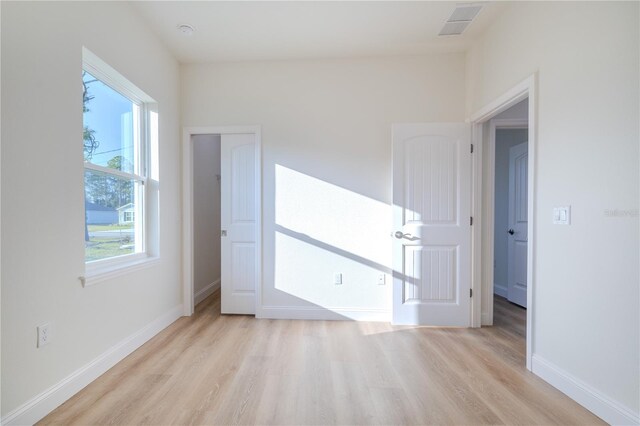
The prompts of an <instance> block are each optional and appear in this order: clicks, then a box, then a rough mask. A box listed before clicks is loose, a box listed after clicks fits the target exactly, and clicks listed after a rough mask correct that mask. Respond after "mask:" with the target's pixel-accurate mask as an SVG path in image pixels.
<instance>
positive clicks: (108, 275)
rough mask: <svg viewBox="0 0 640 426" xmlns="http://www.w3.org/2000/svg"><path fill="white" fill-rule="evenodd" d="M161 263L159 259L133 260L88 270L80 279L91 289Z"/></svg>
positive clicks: (83, 284)
mask: <svg viewBox="0 0 640 426" xmlns="http://www.w3.org/2000/svg"><path fill="white" fill-rule="evenodd" d="M159 263H160V258H159V257H148V256H147V257H143V258H137V259H131V260H129V261H125V262H118V263H116V264H113V263H112V264H109V265H101V266H95V267H92V268H91V269H90V270H87V272H86V274H85V276H83V277H80V282H81V283H82V286H83V287H89V286H92V285H96V284H98V283H101V282H104V281H107V280H110V279H112V278H116V277H119V276H122V275H126V274H129V273H131V272H134V271H138V270H140V269H146V268H150V267H152V266H155V265H157V264H159Z"/></svg>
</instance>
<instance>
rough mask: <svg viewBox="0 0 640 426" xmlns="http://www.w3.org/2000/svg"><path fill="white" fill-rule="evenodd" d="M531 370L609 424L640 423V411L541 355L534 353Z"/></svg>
mask: <svg viewBox="0 0 640 426" xmlns="http://www.w3.org/2000/svg"><path fill="white" fill-rule="evenodd" d="M531 371H533V373H535V374H536V375H538V376H540V377H541V378H542V379H544V380H545V381H547V382H548V383H550V384H551V385H552V386H554V387H555V388H557V389H559V390H560V391H562V392H563V393H564V394H566V395H567V396H569V397H570V398H571V399H573V400H574V401H576V402H577V403H578V404H580V405H582V406H583V407H585V408H586V409H587V410H589V411H591V412H592V413H593V414H595V415H596V416H598V417H600V418H601V419H602V420H604V421H605V422H607V423H609V424H612V425H637V424H640V414H639V413H634V412H633V411H632V410H631V409H629V408H627V407H625V406H624V405H622V404H620V403H619V402H616V401H613V400H612V399H611V398H609V397H607V396H605V395H603V394H602V393H601V392H599V391H598V390H596V389H594V388H593V387H592V386H590V385H588V384H586V383H584V382H583V381H581V380H580V379H578V378H576V377H574V376H572V375H571V374H569V373H567V372H566V371H564V370H562V369H561V368H560V367H558V366H557V365H554V364H553V363H551V362H549V361H547V360H546V359H544V358H542V357H540V356H539V355H536V354H534V355H533V357H532V360H531Z"/></svg>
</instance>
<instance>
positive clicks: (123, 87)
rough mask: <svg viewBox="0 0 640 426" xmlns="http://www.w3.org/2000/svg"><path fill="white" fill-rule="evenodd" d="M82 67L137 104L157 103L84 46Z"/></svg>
mask: <svg viewBox="0 0 640 426" xmlns="http://www.w3.org/2000/svg"><path fill="white" fill-rule="evenodd" d="M82 68H84V69H85V70H86V71H88V72H89V74H91V75H92V76H94V77H96V78H97V79H98V80H100V81H101V82H103V83H104V84H106V85H107V86H109V87H111V88H112V89H113V90H115V91H116V92H118V93H120V94H121V95H124V96H125V97H127V98H130V99H131V100H132V101H134V102H135V103H137V104H143V103H156V101H155V100H153V98H152V97H151V96H149V95H147V94H146V93H145V92H144V91H142V90H141V89H140V88H138V87H137V86H136V85H135V84H133V83H132V82H130V81H129V79H128V78H126V77H125V76H123V75H122V74H120V73H119V72H118V71H117V70H116V69H115V68H113V67H112V66H111V65H109V64H107V63H106V62H105V61H103V60H102V59H100V58H99V57H98V56H97V55H96V54H95V53H93V52H92V51H90V50H89V49H87V48H86V47H84V46H83V47H82Z"/></svg>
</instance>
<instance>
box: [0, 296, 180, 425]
mask: <svg viewBox="0 0 640 426" xmlns="http://www.w3.org/2000/svg"><path fill="white" fill-rule="evenodd" d="M182 311H183V309H182V305H178V306H176V307H174V308H172V309H171V310H169V311H168V312H166V313H165V314H163V315H162V316H160V317H158V318H156V319H155V320H153V321H152V322H150V323H149V324H147V325H146V326H145V327H143V328H141V329H140V330H138V331H137V332H135V333H133V334H132V335H130V336H129V337H127V338H125V339H124V340H122V341H120V342H119V343H117V344H116V345H115V346H113V347H111V348H110V349H108V350H107V351H105V352H104V353H102V354H101V355H100V356H98V357H97V358H95V359H94V360H93V361H91V362H90V363H88V364H86V365H85V366H83V367H81V368H79V369H78V370H76V371H74V372H73V373H71V374H70V375H68V376H67V377H65V378H64V379H62V380H61V381H60V382H58V383H56V384H55V385H53V386H51V387H50V388H49V389H47V390H45V391H44V392H42V393H40V394H39V395H37V396H35V397H34V398H32V399H30V400H29V401H27V402H26V403H24V404H22V405H21V406H20V407H18V408H16V409H15V410H13V411H11V412H10V413H8V414H7V415H6V416H5V417H3V418H2V420H1V421H0V423H1V424H3V425H7V426H8V425H26V424H29V425H32V424H34V423H36V422H38V421H39V420H41V419H42V418H43V417H45V416H46V415H47V414H49V413H50V412H51V411H53V410H54V409H55V408H56V407H58V406H59V405H60V404H62V403H64V402H65V401H66V400H68V399H69V398H71V397H72V396H73V395H75V394H76V393H78V392H79V391H80V390H82V389H83V388H84V387H85V386H87V385H88V384H89V383H91V382H92V381H94V380H95V379H97V378H98V377H99V376H101V375H102V374H104V373H105V372H106V371H107V370H109V369H110V368H111V367H113V366H114V365H116V364H117V363H118V362H120V361H121V360H123V359H124V358H125V357H126V356H128V355H129V354H130V353H132V352H133V351H135V350H136V349H138V348H139V347H140V346H142V345H143V344H144V343H146V342H147V341H149V340H150V339H151V338H152V337H154V336H155V335H156V334H158V333H160V332H161V331H162V330H164V329H165V328H167V327H168V326H169V325H171V324H172V323H173V322H174V321H176V320H177V319H178V318H180V316H181V315H182Z"/></svg>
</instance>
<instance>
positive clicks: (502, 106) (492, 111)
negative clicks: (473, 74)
mask: <svg viewBox="0 0 640 426" xmlns="http://www.w3.org/2000/svg"><path fill="white" fill-rule="evenodd" d="M536 79H537V73H536V74H532V75H530V76H529V77H527V78H526V79H524V80H523V81H521V82H520V83H518V84H516V85H515V86H514V87H512V88H511V89H509V90H508V91H507V92H505V93H503V94H502V95H501V96H499V97H498V98H497V99H494V100H493V101H492V102H489V103H488V104H487V105H485V106H484V107H483V108H480V110H479V111H477V112H476V113H475V114H473V115H472V116H471V118H470V120H469V121H471V122H472V123H484V122H485V121H488V120H489V119H491V118H493V117H495V116H496V115H498V114H500V113H501V112H503V111H506V110H508V109H509V108H511V107H512V106H514V105H515V104H517V103H519V102H520V101H522V100H524V99H526V98H527V97H528V96H529V94H530V93H531V89H532V88H533V87H534V86H535V81H536ZM529 106H531V105H529ZM529 114H531V108H529Z"/></svg>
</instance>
